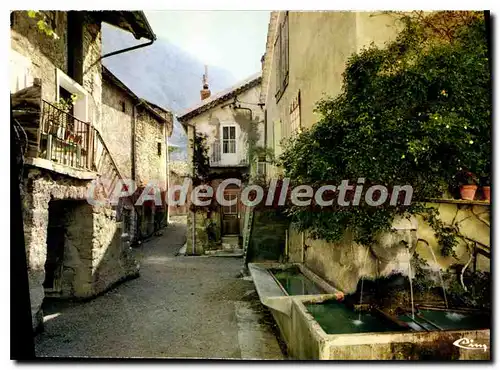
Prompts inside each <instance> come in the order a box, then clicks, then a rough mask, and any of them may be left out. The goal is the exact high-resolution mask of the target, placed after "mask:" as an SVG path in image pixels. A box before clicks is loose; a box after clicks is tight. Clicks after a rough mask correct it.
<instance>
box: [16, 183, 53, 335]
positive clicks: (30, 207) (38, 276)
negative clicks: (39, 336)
mask: <svg viewBox="0 0 500 370" xmlns="http://www.w3.org/2000/svg"><path fill="white" fill-rule="evenodd" d="M33 188H34V189H33V192H32V193H25V194H23V222H24V238H25V247H26V258H27V265H28V278H29V287H30V301H31V317H32V319H33V329H34V330H36V329H37V328H41V327H42V325H43V312H42V302H43V299H44V297H45V293H44V288H43V282H44V280H45V261H46V259H47V226H48V223H49V209H48V207H49V200H50V195H49V194H47V193H43V192H42V191H41V190H40V189H37V187H36V186H33Z"/></svg>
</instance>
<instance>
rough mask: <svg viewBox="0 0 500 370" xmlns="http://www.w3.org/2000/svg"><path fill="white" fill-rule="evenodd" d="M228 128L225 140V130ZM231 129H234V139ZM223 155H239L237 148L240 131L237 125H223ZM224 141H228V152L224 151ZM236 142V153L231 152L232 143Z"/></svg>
mask: <svg viewBox="0 0 500 370" xmlns="http://www.w3.org/2000/svg"><path fill="white" fill-rule="evenodd" d="M225 128H227V137H228V138H227V139H224V129H225ZM231 128H234V139H231ZM221 133H222V135H221V154H236V153H238V148H237V141H238V139H237V138H238V129H237V125H235V124H223V125H222V126H221ZM224 141H227V143H228V146H227V148H228V151H227V152H225V151H224ZM231 142H234V152H231V151H229V148H230V143H231Z"/></svg>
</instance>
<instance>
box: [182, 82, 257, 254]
mask: <svg viewBox="0 0 500 370" xmlns="http://www.w3.org/2000/svg"><path fill="white" fill-rule="evenodd" d="M205 76H206V75H205ZM260 83H261V74H260V73H258V74H255V75H253V76H250V77H249V78H247V79H246V80H244V81H241V82H240V83H237V84H236V85H234V86H232V87H230V88H228V89H226V90H224V91H222V92H220V93H217V94H214V95H211V92H210V90H209V88H208V84H207V81H206V78H204V84H203V89H202V90H201V91H200V94H201V102H200V103H199V104H198V105H196V106H194V107H192V108H190V109H188V110H187V111H185V112H183V113H182V114H181V115H180V117H179V121H180V122H181V123H182V124H183V126H184V128H185V130H186V132H187V135H188V140H189V148H188V162H189V163H190V165H191V174H192V176H193V175H195V174H193V173H192V171H193V160H196V159H194V152H195V147H194V139H195V136H196V135H203V136H205V137H206V143H205V145H206V147H207V149H208V157H209V167H210V168H209V173H210V175H209V181H210V183H211V185H212V187H213V189H214V194H215V189H217V187H218V185H219V184H220V183H221V182H222V181H223V180H225V179H229V178H236V179H240V180H242V183H245V182H247V181H248V178H249V174H250V172H251V171H252V170H253V171H263V169H262V167H261V166H259V164H260V162H259V158H258V157H256V156H255V155H254V151H255V148H257V147H258V146H263V144H264V120H263V109H262V108H261V106H260V105H259V96H260ZM224 196H225V198H226V199H228V200H231V199H236V203H235V205H234V206H228V207H222V206H220V205H219V206H216V208H215V209H211V210H208V211H207V210H198V211H196V212H193V211H192V209H191V211H190V213H189V215H188V234H187V253H188V254H203V253H205V252H207V251H208V250H220V249H224V250H232V251H234V250H240V249H241V237H242V235H243V222H244V218H243V217H242V216H243V214H244V209H243V207H242V204H241V202H239V199H240V189H239V188H237V186H235V185H229V186H227V187H226V189H225V190H224ZM189 200H190V196H189V195H188V201H189Z"/></svg>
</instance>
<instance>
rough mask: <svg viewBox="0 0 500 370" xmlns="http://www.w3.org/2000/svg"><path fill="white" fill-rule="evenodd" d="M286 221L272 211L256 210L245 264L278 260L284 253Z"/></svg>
mask: <svg viewBox="0 0 500 370" xmlns="http://www.w3.org/2000/svg"><path fill="white" fill-rule="evenodd" d="M287 228H288V220H287V219H285V218H284V217H279V216H277V215H276V213H275V211H274V210H257V211H255V212H254V216H253V226H252V231H251V234H250V242H249V245H248V252H247V262H255V261H266V260H271V261H272V260H279V259H280V258H282V256H283V255H284V251H285V231H286V230H287Z"/></svg>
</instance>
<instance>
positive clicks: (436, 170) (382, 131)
mask: <svg viewBox="0 0 500 370" xmlns="http://www.w3.org/2000/svg"><path fill="white" fill-rule="evenodd" d="M457 14H458V15H457ZM400 20H401V21H402V22H404V28H403V30H402V31H401V32H400V34H399V35H398V37H397V38H396V40H395V41H394V42H392V43H390V44H388V45H386V46H385V47H383V48H378V47H375V46H373V45H372V46H370V47H369V48H366V49H364V50H362V51H361V52H360V53H359V54H356V55H353V56H352V57H351V58H350V59H349V61H348V63H347V67H346V70H345V72H344V75H343V89H342V92H341V93H340V94H339V95H338V96H337V97H335V98H326V99H323V100H321V101H320V102H318V104H317V108H316V110H317V112H318V113H319V114H320V117H321V118H320V119H319V121H318V122H317V123H316V124H315V125H314V126H313V128H311V129H310V130H305V131H304V132H302V133H300V134H299V135H297V136H296V137H295V138H293V139H291V140H290V141H289V142H288V143H285V151H284V153H283V155H282V156H281V158H280V165H281V166H282V167H283V169H284V174H285V176H287V177H290V178H291V179H293V180H295V181H296V182H297V183H302V184H305V183H307V184H311V185H316V186H321V185H324V184H325V183H334V184H340V182H341V181H342V180H344V179H349V180H350V183H351V184H354V185H355V184H356V181H357V179H358V178H365V179H366V181H365V184H364V188H365V189H366V188H367V187H369V186H370V184H380V185H385V186H386V187H388V188H389V190H391V187H392V186H394V185H406V184H409V185H412V187H413V190H414V193H413V202H412V204H411V205H410V206H408V207H406V206H402V205H401V204H399V205H398V206H390V205H389V202H386V203H384V204H383V205H381V206H379V207H372V206H368V205H366V204H365V202H363V201H362V202H360V205H359V206H357V207H340V206H336V203H335V202H334V205H333V207H331V208H332V209H331V210H332V212H326V211H325V212H313V211H311V209H307V208H304V207H294V206H290V207H289V209H288V213H289V215H290V216H291V217H292V218H293V221H294V222H296V224H297V225H298V227H299V229H300V230H309V231H310V232H311V234H312V236H313V237H316V238H322V239H326V240H328V241H336V240H339V239H340V238H341V237H342V236H343V235H344V233H345V230H346V229H350V230H351V231H352V232H353V235H354V237H355V239H356V240H357V241H360V242H365V243H369V242H370V241H371V240H372V238H373V236H374V235H375V234H376V232H378V231H382V230H387V229H388V228H389V227H390V225H391V223H392V220H393V219H394V216H395V215H397V214H405V213H407V212H409V213H420V212H424V211H425V208H423V206H422V205H421V203H418V201H419V200H424V199H428V198H433V197H441V196H442V194H443V192H444V191H446V190H447V188H448V186H449V185H450V184H452V183H453V181H454V178H455V175H456V174H457V172H459V171H470V172H472V173H474V174H477V175H478V176H482V177H487V178H489V174H490V157H491V103H490V72H489V66H488V58H487V51H488V50H487V41H486V33H485V24H484V19H483V17H482V12H437V13H434V14H432V15H431V16H430V17H429V16H428V17H424V16H405V15H403V16H401V18H400ZM351 196H352V195H351ZM362 199H363V198H362Z"/></svg>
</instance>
